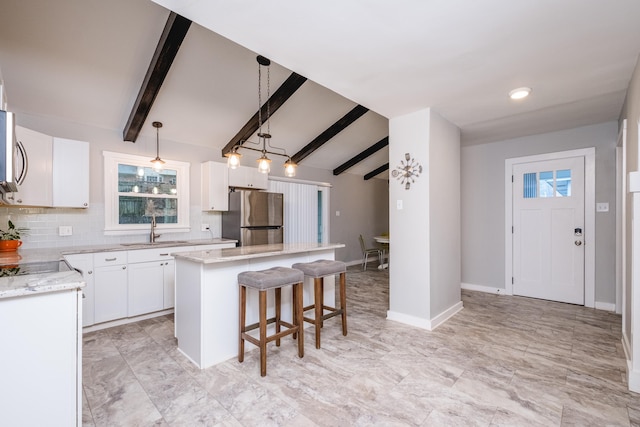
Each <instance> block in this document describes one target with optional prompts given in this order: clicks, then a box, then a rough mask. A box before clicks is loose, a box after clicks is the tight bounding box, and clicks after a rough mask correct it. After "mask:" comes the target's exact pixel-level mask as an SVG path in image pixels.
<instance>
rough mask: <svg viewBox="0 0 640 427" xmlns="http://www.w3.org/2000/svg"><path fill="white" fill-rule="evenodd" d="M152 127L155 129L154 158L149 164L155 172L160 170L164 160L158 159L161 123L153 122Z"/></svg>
mask: <svg viewBox="0 0 640 427" xmlns="http://www.w3.org/2000/svg"><path fill="white" fill-rule="evenodd" d="M152 125H153V127H154V128H156V158H155V159H153V160H151V164H152V165H153V168H154V169H155V170H160V169H162V166H163V165H164V160H162V159H161V158H160V128H161V127H162V122H153V123H152Z"/></svg>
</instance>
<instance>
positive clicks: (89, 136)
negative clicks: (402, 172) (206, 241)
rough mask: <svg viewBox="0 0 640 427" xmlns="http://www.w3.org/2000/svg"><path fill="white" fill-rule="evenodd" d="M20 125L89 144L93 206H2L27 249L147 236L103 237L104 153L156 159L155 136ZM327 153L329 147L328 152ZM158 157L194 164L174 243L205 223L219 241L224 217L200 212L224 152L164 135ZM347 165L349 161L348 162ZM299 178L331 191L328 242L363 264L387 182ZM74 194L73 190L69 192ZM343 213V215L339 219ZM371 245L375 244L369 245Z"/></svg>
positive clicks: (306, 174) (195, 234)
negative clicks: (62, 230)
mask: <svg viewBox="0 0 640 427" xmlns="http://www.w3.org/2000/svg"><path fill="white" fill-rule="evenodd" d="M17 121H18V124H19V125H20V126H24V127H27V128H29V129H33V130H35V131H38V132H43V133H45V134H48V135H54V136H59V137H64V138H70V139H78V140H83V141H89V142H90V150H91V151H90V168H91V183H90V202H91V206H90V208H89V209H59V208H30V209H25V208H15V207H1V206H0V221H1V223H5V221H6V218H7V217H9V216H10V217H11V218H12V219H13V220H14V222H17V223H19V225H20V226H27V227H29V228H31V229H32V233H31V235H30V236H27V237H26V238H25V239H24V244H23V248H25V249H29V248H48V247H66V246H76V245H92V244H112V243H119V242H130V241H140V240H141V239H143V238H145V237H146V233H145V236H141V235H134V236H104V235H103V231H102V230H103V228H104V178H103V176H104V172H103V169H104V167H103V157H102V152H103V151H113V152H120V153H127V154H135V155H140V156H147V157H149V159H151V158H152V157H155V151H156V141H155V137H152V138H143V137H141V138H140V139H139V140H138V141H137V142H136V143H135V144H133V143H131V142H124V141H122V134H121V130H112V129H100V128H95V127H92V126H90V125H86V124H78V123H69V122H62V121H59V120H53V119H50V118H47V117H40V116H34V115H28V114H20V115H18V118H17ZM327 149H328V148H327ZM160 156H161V157H162V158H167V159H172V160H180V161H186V162H190V163H191V170H190V205H191V207H190V222H191V227H192V231H191V232H190V233H183V234H180V233H177V234H175V235H172V237H171V240H173V239H183V238H209V237H210V234H209V233H208V232H201V231H200V224H201V223H208V224H210V226H211V229H212V231H213V233H214V236H216V237H219V236H220V216H221V215H220V213H217V212H216V213H208V212H202V211H201V210H200V163H201V162H203V161H207V160H214V161H223V158H222V157H221V156H220V147H211V148H208V147H202V146H196V145H190V144H184V143H180V142H177V141H167V140H163V139H162V134H160ZM345 160H348V159H345ZM273 169H274V170H273V171H272V173H271V175H277V176H283V175H284V174H283V173H282V172H283V171H281V170H280V168H279V167H273ZM298 169H299V170H298V173H297V176H296V179H300V180H309V181H318V182H327V183H330V184H332V188H331V190H330V194H331V196H330V197H331V198H330V202H329V203H330V215H329V220H330V225H329V227H330V240H331V242H337V243H344V244H346V245H347V246H346V248H344V249H340V250H338V252H337V253H336V258H337V259H339V260H342V261H345V262H359V261H360V260H361V258H362V254H361V251H360V245H359V242H358V234H360V233H362V234H363V235H364V236H366V237H367V238H368V239H369V240H370V243H371V237H372V236H374V235H379V234H380V233H382V232H384V231H388V227H389V210H388V198H389V192H388V181H387V180H386V179H371V180H368V181H365V180H364V179H363V177H362V176H356V175H352V174H349V173H343V174H341V175H339V176H333V174H332V172H331V171H326V170H321V169H315V168H309V167H305V166H304V164H302V165H301V166H300V167H299V168H298ZM70 191H72V188H71V187H70ZM336 210H339V211H340V213H341V215H340V216H339V217H336V216H335V211H336ZM59 225H72V226H73V228H74V234H73V236H70V237H59V236H58V235H57V231H58V226H59ZM371 244H372V243H371Z"/></svg>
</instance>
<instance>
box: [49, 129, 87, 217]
mask: <svg viewBox="0 0 640 427" xmlns="http://www.w3.org/2000/svg"><path fill="white" fill-rule="evenodd" d="M52 183H53V206H54V207H66V208H87V207H89V143H88V142H85V141H75V140H72V139H64V138H53V180H52Z"/></svg>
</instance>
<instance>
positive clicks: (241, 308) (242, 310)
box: [238, 285, 247, 363]
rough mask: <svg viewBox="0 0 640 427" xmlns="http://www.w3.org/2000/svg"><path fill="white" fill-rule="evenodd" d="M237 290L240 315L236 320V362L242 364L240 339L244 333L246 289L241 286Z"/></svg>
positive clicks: (242, 341)
mask: <svg viewBox="0 0 640 427" xmlns="http://www.w3.org/2000/svg"><path fill="white" fill-rule="evenodd" d="M238 288H239V289H240V295H239V296H240V297H239V298H238V301H240V304H239V307H238V308H239V310H238V312H239V313H240V315H239V316H238V318H239V319H240V325H239V328H238V330H239V331H240V338H239V340H238V362H240V363H242V362H243V361H244V338H242V334H243V333H245V318H246V313H247V307H246V303H247V288H245V287H244V286H242V285H240V286H238Z"/></svg>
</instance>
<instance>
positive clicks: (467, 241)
mask: <svg viewBox="0 0 640 427" xmlns="http://www.w3.org/2000/svg"><path fill="white" fill-rule="evenodd" d="M616 140H617V124H616V123H615V122H608V123H602V124H597V125H592V126H584V127H580V128H576V129H569V130H564V131H560V132H552V133H547V134H541V135H534V136H528V137H523V138H516V139H511V140H507V141H500V142H495V143H491V144H484V145H477V146H469V147H462V150H461V166H462V170H461V178H462V184H461V186H462V206H461V207H462V218H461V224H462V242H463V245H462V282H463V283H468V284H472V285H479V286H485V287H489V288H494V289H495V288H499V289H504V275H505V272H504V264H505V253H504V250H505V248H504V232H505V218H504V203H505V201H504V168H505V159H508V158H513V157H521V156H528V155H533V154H542V153H549V152H557V151H565V150H571V149H577V148H586V147H596V202H608V203H609V212H607V213H597V214H596V236H595V240H596V302H602V303H611V304H615V301H616V296H615V216H616V213H615V200H616V197H615V184H616V180H615V147H616Z"/></svg>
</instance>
